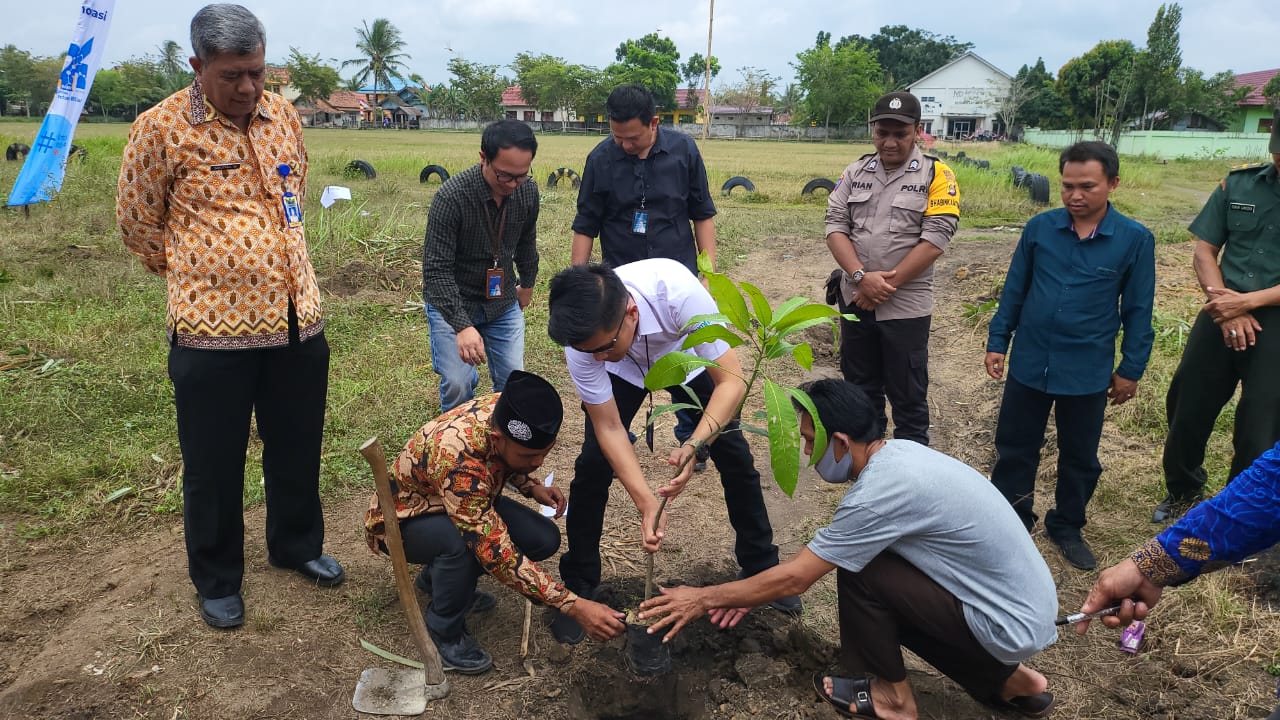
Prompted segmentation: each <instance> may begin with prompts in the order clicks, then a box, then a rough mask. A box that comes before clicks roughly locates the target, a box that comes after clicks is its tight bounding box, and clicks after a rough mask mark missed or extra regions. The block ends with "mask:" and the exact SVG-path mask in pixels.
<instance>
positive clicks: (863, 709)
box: [813, 673, 880, 718]
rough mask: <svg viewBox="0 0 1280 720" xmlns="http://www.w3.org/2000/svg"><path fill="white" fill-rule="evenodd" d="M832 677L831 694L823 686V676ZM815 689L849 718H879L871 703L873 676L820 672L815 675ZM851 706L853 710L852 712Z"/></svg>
mask: <svg viewBox="0 0 1280 720" xmlns="http://www.w3.org/2000/svg"><path fill="white" fill-rule="evenodd" d="M827 677H829V678H831V694H830V695H828V694H827V692H826V690H825V689H824V688H823V687H822V679H823V678H827ZM813 690H814V692H816V693H818V697H820V698H822V699H823V700H825V701H826V702H827V704H829V705H831V707H833V708H835V711H836V712H838V713H840V715H841V716H843V717H847V718H879V717H880V716H879V715H876V710H875V708H874V707H873V706H872V705H871V678H856V679H855V678H842V677H836V676H834V675H823V674H822V673H818V674H816V675H814V676H813ZM850 708H852V709H853V712H850Z"/></svg>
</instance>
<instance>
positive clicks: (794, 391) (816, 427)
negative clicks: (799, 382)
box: [787, 388, 827, 465]
mask: <svg viewBox="0 0 1280 720" xmlns="http://www.w3.org/2000/svg"><path fill="white" fill-rule="evenodd" d="M787 389H788V390H790V391H791V397H793V398H795V399H796V402H798V403H800V406H801V407H803V408H804V410H805V412H807V413H808V414H809V419H810V420H812V421H813V454H812V455H810V456H809V464H810V465H814V464H815V463H817V462H818V460H820V459H821V458H822V454H823V453H825V452H826V451H827V429H826V428H825V427H823V426H822V420H821V419H820V418H819V417H818V408H816V407H814V405H813V398H811V397H809V393H807V392H805V391H803V390H801V389H800V388H787Z"/></svg>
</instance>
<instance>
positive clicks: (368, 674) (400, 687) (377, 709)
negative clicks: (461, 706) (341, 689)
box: [351, 668, 427, 715]
mask: <svg viewBox="0 0 1280 720" xmlns="http://www.w3.org/2000/svg"><path fill="white" fill-rule="evenodd" d="M426 688H427V676H426V673H425V672H424V671H422V670H417V669H414V668H403V669H401V668H397V669H394V670H387V669H385V668H365V671H364V672H362V673H360V681H359V682H357V683H356V694H355V695H354V696H352V698H351V707H353V708H355V709H356V710H357V711H359V712H362V713H369V714H370V715H421V714H422V713H424V712H426V709H427V692H426Z"/></svg>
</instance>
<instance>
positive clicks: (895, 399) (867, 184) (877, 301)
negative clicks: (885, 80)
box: [826, 92, 960, 445]
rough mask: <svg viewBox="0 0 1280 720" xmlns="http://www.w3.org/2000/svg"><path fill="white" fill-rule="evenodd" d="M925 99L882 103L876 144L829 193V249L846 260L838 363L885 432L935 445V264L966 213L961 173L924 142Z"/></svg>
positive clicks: (905, 96) (875, 122) (875, 119)
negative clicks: (888, 412)
mask: <svg viewBox="0 0 1280 720" xmlns="http://www.w3.org/2000/svg"><path fill="white" fill-rule="evenodd" d="M920 133H921V127H920V101H919V100H918V99H916V97H915V96H914V95H912V94H911V93H907V92H892V93H888V94H887V95H883V96H881V98H880V99H879V100H877V101H876V105H875V111H874V112H873V114H872V116H871V140H872V143H873V144H874V145H875V148H876V151H875V152H874V153H872V154H870V155H864V156H862V157H861V158H859V159H858V160H857V161H856V162H854V163H853V164H851V165H849V167H847V168H845V171H844V174H843V175H841V177H840V181H839V182H838V183H837V184H836V188H835V190H832V191H831V196H830V197H829V199H828V201H827V215H826V225H827V247H828V248H830V249H831V255H832V256H833V257H834V258H835V260H836V262H837V263H838V264H839V265H840V268H841V269H842V270H843V271H844V272H843V274H842V276H841V279H840V310H841V312H845V313H852V314H854V315H856V316H857V317H858V322H850V321H847V320H841V321H840V369H841V371H842V372H843V373H844V377H845V379H846V380H848V381H850V382H852V383H854V384H856V385H858V386H860V387H861V388H862V389H863V390H864V391H866V393H867V395H868V396H870V397H871V400H872V402H873V403H874V404H875V407H876V410H877V411H878V413H879V421H880V425H879V428H880V432H881V433H882V434H883V432H884V429H885V426H886V425H887V423H888V419H887V417H886V416H885V411H884V403H885V397H886V396H887V397H888V399H889V402H890V403H891V404H892V405H893V424H894V437H895V438H898V439H904V440H914V441H916V442H918V443H921V444H923V445H928V444H929V406H928V402H927V398H926V395H927V391H928V386H929V368H928V362H929V324H930V320H931V318H932V313H933V263H934V261H935V260H937V259H938V256H940V255H942V252H943V251H944V250H946V248H947V244H948V243H949V242H951V237H952V236H953V235H954V234H955V232H956V226H957V225H958V224H959V221H960V190H959V187H958V186H957V184H956V176H955V173H953V172H952V171H951V168H949V167H947V166H946V164H945V163H943V162H942V161H941V160H938V159H937V158H935V157H931V156H928V155H925V154H923V153H921V152H920V150H919V148H917V147H916V139H917V138H918V137H919V135H920Z"/></svg>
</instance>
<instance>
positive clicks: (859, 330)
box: [840, 303, 933, 445]
mask: <svg viewBox="0 0 1280 720" xmlns="http://www.w3.org/2000/svg"><path fill="white" fill-rule="evenodd" d="M840 312H843V313H852V314H854V315H856V316H857V317H858V322H849V321H848V320H844V319H841V320H840V372H841V373H843V374H844V379H845V380H848V381H849V382H851V383H853V384H854V385H857V386H858V387H860V388H862V389H863V391H864V392H866V393H867V396H868V397H870V398H871V403H872V404H873V405H874V406H875V408H876V411H877V412H878V413H879V416H880V426H879V427H880V435H884V431H885V428H886V427H888V425H889V419H888V417H887V416H886V415H885V410H884V401H885V398H886V397H888V399H889V403H890V404H891V405H892V406H893V436H894V437H895V438H897V439H899V440H914V441H916V442H918V443H920V444H921V445H928V444H929V398H928V395H929V326H930V324H931V322H932V320H933V317H932V316H931V315H926V316H924V317H918V318H908V319H903V320H876V314H875V312H874V311H872V312H868V311H866V310H861V309H859V308H858V307H856V306H845V305H844V304H843V303H841V307H840Z"/></svg>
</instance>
